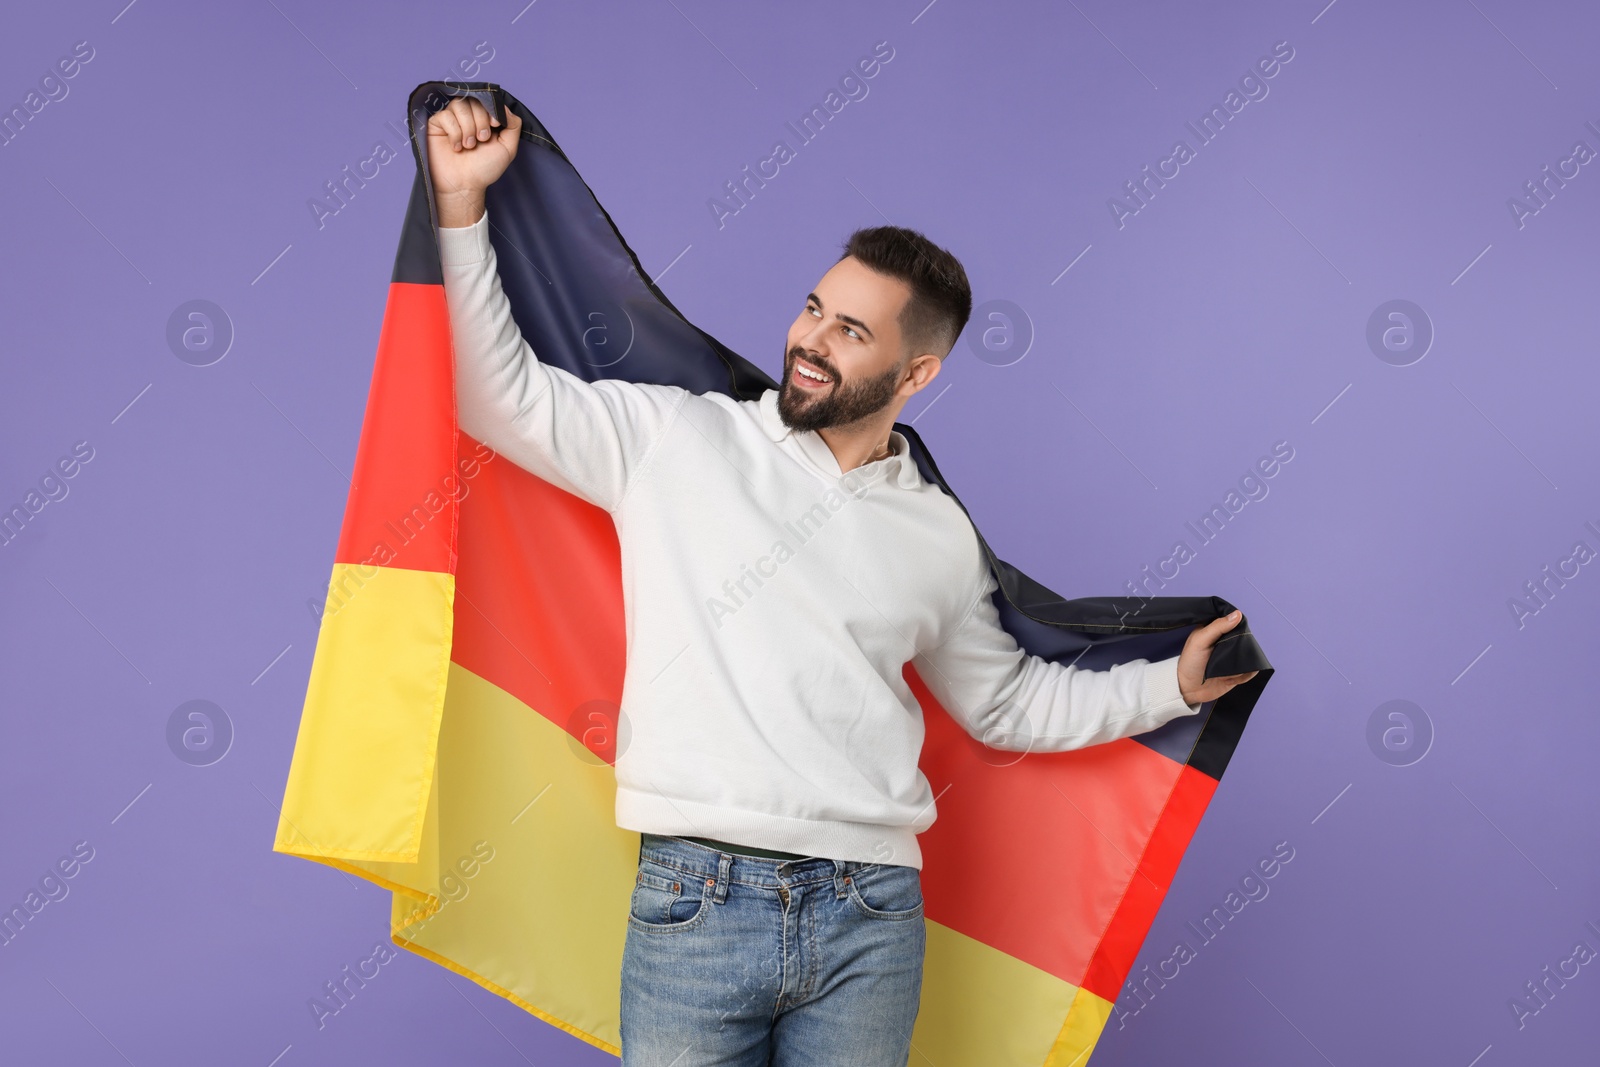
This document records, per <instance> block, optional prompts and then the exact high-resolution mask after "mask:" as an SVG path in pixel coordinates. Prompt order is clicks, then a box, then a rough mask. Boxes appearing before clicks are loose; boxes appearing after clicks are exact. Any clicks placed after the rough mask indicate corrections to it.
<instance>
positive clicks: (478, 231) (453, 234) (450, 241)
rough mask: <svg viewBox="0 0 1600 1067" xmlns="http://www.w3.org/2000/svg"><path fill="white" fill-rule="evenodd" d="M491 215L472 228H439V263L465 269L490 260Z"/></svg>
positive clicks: (486, 213)
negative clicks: (473, 264) (470, 265)
mask: <svg viewBox="0 0 1600 1067" xmlns="http://www.w3.org/2000/svg"><path fill="white" fill-rule="evenodd" d="M489 248H490V246H489V213H488V212H487V211H485V212H484V213H483V216H482V217H481V218H479V219H478V221H477V222H474V223H473V224H472V225H471V226H440V227H439V262H440V263H443V264H444V265H445V266H447V267H464V266H467V265H469V264H472V263H477V262H480V261H482V260H485V259H487V258H489Z"/></svg>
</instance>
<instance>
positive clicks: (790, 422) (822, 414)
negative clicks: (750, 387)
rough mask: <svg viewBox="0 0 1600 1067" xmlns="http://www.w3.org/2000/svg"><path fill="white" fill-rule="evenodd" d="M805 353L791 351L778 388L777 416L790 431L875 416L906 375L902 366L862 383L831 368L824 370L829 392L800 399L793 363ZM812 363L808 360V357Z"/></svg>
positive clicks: (794, 349) (891, 396)
mask: <svg viewBox="0 0 1600 1067" xmlns="http://www.w3.org/2000/svg"><path fill="white" fill-rule="evenodd" d="M803 355H804V352H803V350H801V349H799V348H793V349H790V350H789V352H788V354H787V355H785V357H784V360H783V381H782V383H781V384H780V386H779V389H778V415H779V417H781V418H782V419H783V424H784V425H785V426H787V427H789V429H791V430H823V429H827V428H829V427H832V426H847V425H849V424H850V423H853V422H859V421H861V420H862V419H865V418H868V417H870V416H872V415H876V414H877V413H878V412H880V411H882V410H883V409H884V408H885V407H887V406H888V404H889V402H890V401H891V400H893V399H894V391H895V389H897V388H898V387H899V385H900V377H901V375H902V374H904V373H905V368H904V367H901V366H898V365H897V366H894V367H890V368H889V369H888V370H887V371H885V372H884V373H882V374H880V375H879V376H878V377H876V378H868V379H866V380H864V381H859V382H841V381H840V379H839V374H838V372H837V371H836V370H834V368H832V367H823V368H822V370H823V371H824V372H825V373H827V375H828V376H829V377H830V378H832V379H833V384H831V385H829V386H828V387H827V389H826V390H819V391H818V393H817V395H815V396H813V397H811V398H810V399H809V400H808V399H805V398H804V397H802V396H800V395H799V394H800V390H801V386H798V385H795V384H794V383H793V382H792V381H790V378H791V377H792V376H793V373H794V361H795V359H796V358H797V357H800V356H803ZM808 361H809V358H808Z"/></svg>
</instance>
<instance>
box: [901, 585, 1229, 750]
mask: <svg viewBox="0 0 1600 1067" xmlns="http://www.w3.org/2000/svg"><path fill="white" fill-rule="evenodd" d="M984 578H985V581H984V584H983V586H982V590H981V592H980V593H979V594H978V599H977V601H976V602H975V603H974V604H973V606H972V609H971V610H970V611H969V612H968V613H967V616H966V618H965V619H964V620H963V621H962V622H961V624H960V625H959V626H958V627H957V628H956V630H955V632H954V633H952V634H951V635H950V638H949V640H947V641H945V642H944V643H943V644H942V645H939V646H938V647H937V648H932V649H928V650H926V651H924V652H922V653H920V654H918V655H917V657H916V658H915V659H914V660H913V662H914V663H915V664H916V668H917V673H918V675H919V676H920V677H921V678H922V680H923V682H924V683H926V684H927V686H928V689H929V691H930V692H932V693H933V695H934V696H935V697H937V698H938V699H939V703H941V704H943V705H944V707H945V709H946V710H947V711H949V712H950V714H951V715H953V716H955V718H956V721H957V722H959V723H961V725H962V728H963V729H965V730H966V731H967V733H968V734H970V735H971V736H972V737H975V738H977V739H978V740H980V741H983V742H984V743H985V744H987V745H989V746H990V747H991V748H1000V749H1010V750H1015V751H1033V752H1061V751H1065V750H1067V749H1074V748H1084V747H1086V746H1088V745H1099V744H1104V743H1105V742H1107V741H1115V740H1117V739H1118V738H1123V737H1130V736H1132V735H1134V734H1142V733H1145V732H1147V731H1150V730H1154V729H1156V728H1157V727H1158V726H1162V725H1164V724H1165V723H1167V722H1168V721H1169V720H1171V719H1175V718H1177V717H1178V716H1180V715H1193V714H1195V713H1196V712H1198V711H1199V710H1200V708H1201V706H1202V705H1200V704H1188V703H1185V701H1184V699H1183V694H1182V691H1181V690H1180V688H1179V686H1178V657H1177V656H1173V657H1171V658H1170V659H1164V660H1158V661H1156V662H1151V661H1150V660H1146V659H1135V660H1129V661H1128V662H1126V663H1119V664H1117V665H1115V666H1113V667H1111V668H1110V669H1109V670H1104V671H1099V670H1089V669H1087V668H1083V667H1077V666H1071V665H1063V664H1060V663H1052V662H1051V661H1049V660H1045V659H1041V658H1039V657H1038V656H1034V655H1030V654H1029V653H1027V652H1024V651H1023V650H1022V648H1021V646H1019V645H1018V644H1017V641H1016V639H1015V638H1014V637H1012V636H1011V634H1010V633H1008V632H1007V631H1006V630H1005V629H1004V628H1003V627H1002V626H1001V625H1000V613H999V611H998V610H997V609H996V607H995V603H994V593H995V592H996V591H997V590H998V589H999V583H998V582H996V581H995V578H994V574H993V572H992V571H990V570H989V568H988V566H987V565H985V566H984Z"/></svg>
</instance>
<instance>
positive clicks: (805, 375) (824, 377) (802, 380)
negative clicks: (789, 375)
mask: <svg viewBox="0 0 1600 1067" xmlns="http://www.w3.org/2000/svg"><path fill="white" fill-rule="evenodd" d="M813 375H814V377H813ZM793 377H794V380H795V382H796V383H797V384H798V385H799V386H800V387H801V388H803V389H822V388H825V387H827V386H829V385H832V384H833V376H832V375H830V374H824V373H823V372H822V371H820V370H818V369H817V368H816V367H813V366H812V365H811V364H809V363H806V362H805V361H803V360H799V359H797V360H795V361H794V371H793Z"/></svg>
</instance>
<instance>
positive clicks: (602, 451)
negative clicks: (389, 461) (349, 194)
mask: <svg viewBox="0 0 1600 1067" xmlns="http://www.w3.org/2000/svg"><path fill="white" fill-rule="evenodd" d="M439 256H440V262H441V265H442V267H443V271H444V290H445V302H446V304H447V305H448V307H449V314H450V335H451V342H452V344H453V346H454V349H455V369H456V422H457V424H458V425H459V426H460V427H461V429H462V430H463V431H464V432H465V433H467V434H470V435H471V436H472V437H474V438H476V439H477V440H479V441H482V442H483V443H484V444H486V445H488V446H489V447H490V448H493V449H494V450H495V451H496V452H498V453H500V454H501V455H503V456H505V457H507V458H508V459H510V460H511V462H513V463H515V464H516V465H517V466H519V467H522V468H523V469H525V470H528V471H532V472H533V473H534V474H537V475H538V476H539V477H541V478H543V479H544V480H545V481H547V482H550V483H551V484H552V485H555V486H558V487H559V488H561V489H564V490H566V491H567V492H569V493H573V494H575V495H577V496H579V497H581V498H583V499H584V500H586V501H588V502H589V503H591V504H594V505H596V506H598V507H601V508H604V509H605V510H606V511H614V510H615V509H616V508H617V506H618V505H619V504H620V503H621V502H622V498H623V496H624V495H626V493H627V491H628V489H629V487H630V486H631V483H632V478H633V475H634V473H635V472H636V471H637V470H639V469H640V468H641V467H642V466H643V465H644V463H645V461H646V460H647V459H648V458H649V456H650V452H651V450H652V448H653V447H654V446H655V444H656V443H657V441H659V440H660V438H661V437H662V435H663V434H664V433H665V432H666V429H667V427H668V426H669V425H671V423H672V420H673V418H674V417H675V416H676V415H677V413H678V410H679V408H680V407H681V406H682V404H683V402H684V401H685V400H686V399H687V398H688V396H689V392H688V390H686V389H683V388H681V387H679V386H675V385H655V384H649V383H641V382H630V381H624V380H622V379H619V378H602V379H600V380H598V381H594V382H589V381H586V380H584V379H583V378H580V377H578V376H577V375H575V374H572V373H571V372H569V371H566V370H563V369H561V368H560V367H557V366H554V365H550V364H546V363H542V362H540V361H539V359H538V358H537V357H536V356H535V354H534V352H533V349H532V347H531V346H529V344H528V342H527V340H526V339H525V338H524V337H523V336H522V332H521V331H520V330H519V329H518V328H517V323H516V320H515V319H514V318H512V315H511V304H510V302H509V301H508V300H507V299H506V296H505V292H504V291H503V290H502V288H501V285H500V275H499V271H498V269H497V266H496V260H495V251H494V246H493V245H492V244H491V243H490V241H489V216H488V214H487V213H485V214H484V216H483V217H482V218H480V219H479V220H478V221H477V222H475V223H473V224H472V225H471V226H457V227H440V228H439Z"/></svg>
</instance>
